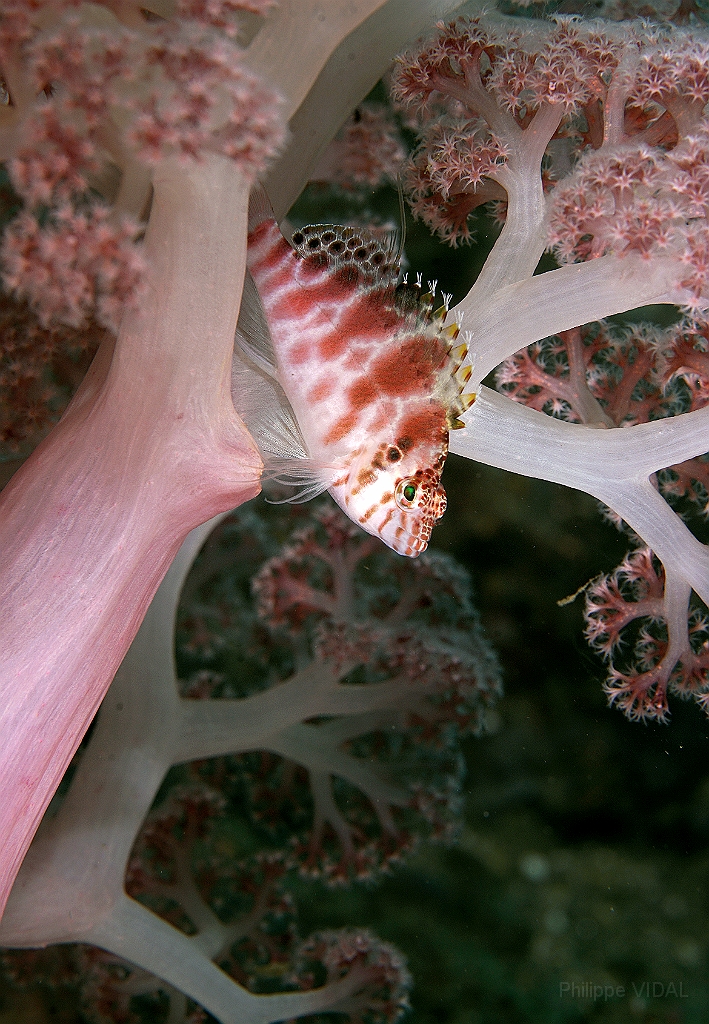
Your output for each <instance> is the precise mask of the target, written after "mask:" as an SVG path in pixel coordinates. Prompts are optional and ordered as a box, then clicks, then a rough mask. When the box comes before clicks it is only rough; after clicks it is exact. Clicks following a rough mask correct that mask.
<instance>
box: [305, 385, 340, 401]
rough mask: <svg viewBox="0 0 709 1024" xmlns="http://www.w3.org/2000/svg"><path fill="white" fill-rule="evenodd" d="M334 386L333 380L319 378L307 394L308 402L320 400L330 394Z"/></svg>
mask: <svg viewBox="0 0 709 1024" xmlns="http://www.w3.org/2000/svg"><path fill="white" fill-rule="evenodd" d="M334 388H335V384H334V381H332V380H321V381H320V382H319V383H318V384H316V385H315V387H314V388H312V389H311V391H310V394H309V395H308V401H309V402H322V401H324V399H326V398H327V397H328V396H329V395H331V394H332V392H333V390H334Z"/></svg>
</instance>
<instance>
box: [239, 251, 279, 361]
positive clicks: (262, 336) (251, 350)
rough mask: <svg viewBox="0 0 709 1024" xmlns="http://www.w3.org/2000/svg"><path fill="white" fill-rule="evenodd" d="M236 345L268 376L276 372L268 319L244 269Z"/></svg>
mask: <svg viewBox="0 0 709 1024" xmlns="http://www.w3.org/2000/svg"><path fill="white" fill-rule="evenodd" d="M235 340H236V345H237V347H238V348H240V349H241V351H242V352H243V353H244V355H245V356H246V358H247V359H248V360H249V362H252V363H254V365H256V366H258V368H259V370H262V371H263V372H264V373H265V374H267V375H268V376H269V377H274V378H275V376H276V374H277V372H278V367H277V362H276V353H275V352H274V350H273V341H272V340H271V332H270V330H269V327H268V320H267V319H266V314H265V312H264V309H263V305H262V304H261V297H260V296H259V293H258V291H257V289H256V285H255V284H254V279H253V277H252V276H251V274H250V273H249V272H248V270H247V271H246V274H245V276H244V290H243V292H242V294H241V309H240V310H239V319H238V321H237V324H236V339H235Z"/></svg>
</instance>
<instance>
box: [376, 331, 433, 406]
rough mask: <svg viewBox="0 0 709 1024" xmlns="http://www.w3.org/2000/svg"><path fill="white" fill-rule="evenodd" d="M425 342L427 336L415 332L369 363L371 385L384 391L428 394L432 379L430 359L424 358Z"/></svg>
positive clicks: (392, 393) (389, 393)
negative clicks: (415, 334) (370, 366)
mask: <svg viewBox="0 0 709 1024" xmlns="http://www.w3.org/2000/svg"><path fill="white" fill-rule="evenodd" d="M427 344H429V339H428V338H425V337H423V336H417V337H414V338H409V339H407V340H406V341H402V343H401V344H400V345H396V346H394V347H393V348H392V349H391V351H389V352H386V353H384V354H383V355H381V356H380V357H379V358H378V359H376V360H375V361H374V364H373V365H372V372H371V380H372V382H373V384H374V386H375V387H376V388H377V389H378V390H379V391H380V392H381V393H382V394H385V395H397V396H399V397H406V396H410V395H416V394H419V395H423V394H426V393H428V394H430V393H431V391H432V390H433V387H434V384H435V379H434V372H433V367H432V366H431V362H430V360H428V359H426V358H425V352H426V346H427Z"/></svg>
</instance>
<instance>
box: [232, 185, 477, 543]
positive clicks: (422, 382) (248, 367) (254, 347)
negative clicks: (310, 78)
mask: <svg viewBox="0 0 709 1024" xmlns="http://www.w3.org/2000/svg"><path fill="white" fill-rule="evenodd" d="M400 261H401V252H400V249H397V245H396V242H395V240H394V239H393V238H392V237H391V236H389V237H388V238H386V239H384V240H382V239H381V238H378V237H377V236H376V235H375V234H373V233H371V232H369V231H367V230H364V229H361V228H353V227H340V226H338V225H332V224H318V225H314V226H310V227H304V228H301V229H299V230H297V231H295V232H294V234H293V236H292V239H291V242H288V241H287V240H286V239H285V238H284V237H283V235H282V234H281V231H280V229H279V227H278V224H277V223H276V220H275V218H274V215H273V211H272V210H271V207H270V204H269V202H268V199H267V197H266V194H265V192H264V191H263V189H261V188H260V187H259V188H258V189H257V190H256V191H255V193H254V195H252V199H251V206H250V216H249V238H248V271H249V272H248V273H247V275H246V282H245V285H244V297H243V299H242V309H241V314H240V317H239V324H238V327H237V336H236V342H237V343H236V346H235V360H234V372H233V378H232V379H233V387H232V390H233V393H234V402H235V405H236V408H237V411H238V412H239V413H240V414H241V415H242V416H243V418H244V420H245V422H246V424H247V426H248V427H249V429H250V430H251V432H252V434H253V435H254V438H255V440H256V442H257V444H258V446H259V448H260V450H261V453H262V455H263V457H264V461H265V463H266V472H267V475H268V476H270V477H271V479H273V480H276V481H278V482H280V483H287V484H290V485H293V486H296V487H297V488H298V489H297V493H295V494H294V495H293V497H292V498H291V499H289V500H292V501H305V500H307V499H309V498H311V497H315V495H316V494H319V493H322V492H323V491H325V490H327V491H329V492H330V494H331V495H332V497H333V498H334V499H335V501H336V502H337V503H338V505H339V506H340V507H341V508H342V509H343V510H344V512H346V513H347V515H348V516H349V517H350V518H351V519H352V520H353V521H354V522H355V523H358V524H359V525H360V526H361V527H362V528H363V529H365V530H366V531H367V532H368V533H371V534H373V535H374V536H376V537H380V538H381V539H382V540H383V541H384V542H385V543H386V544H388V545H389V547H391V548H393V549H394V551H397V552H398V553H399V554H402V555H412V556H413V555H418V554H419V553H420V552H422V551H424V550H425V549H426V547H427V545H428V541H429V537H430V535H431V528H432V527H433V524H434V523H435V521H436V520H437V519H439V518H440V517H441V516H442V515H443V513H444V511H445V508H446V494H445V491H444V489H443V487H442V486H441V473H442V471H443V466H444V464H445V461H446V456H447V454H448V432H449V430H451V429H454V428H456V427H458V426H463V423H462V421H461V420H460V418H459V417H460V415H461V414H462V413H463V412H464V411H465V409H467V408H468V406H469V405H470V403H471V402H472V401H473V398H474V396H473V395H463V394H462V390H463V386H464V384H465V382H466V381H467V380H468V378H469V376H470V367H469V366H465V367H462V365H461V364H462V361H463V359H464V357H465V355H466V354H467V350H466V347H465V345H461V344H459V343H458V342H457V338H458V333H459V327H458V325H456V324H453V325H451V326H450V327H444V326H443V324H444V321H445V316H446V313H447V303H444V305H443V306H441V308H439V309H437V310H436V311H435V312H434V311H433V304H434V303H433V289H432V288H429V290H428V291H427V292H425V293H424V291H423V288H422V287H421V283H420V281H419V282H418V283H417V284H416V285H410V284H407V283H406V282H405V281H403V282H401V283H399V272H400Z"/></svg>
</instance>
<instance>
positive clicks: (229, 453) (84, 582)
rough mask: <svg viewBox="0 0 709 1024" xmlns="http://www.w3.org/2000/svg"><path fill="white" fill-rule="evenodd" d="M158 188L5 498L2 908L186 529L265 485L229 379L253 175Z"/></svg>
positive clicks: (171, 173) (162, 182) (205, 174)
mask: <svg viewBox="0 0 709 1024" xmlns="http://www.w3.org/2000/svg"><path fill="white" fill-rule="evenodd" d="M154 187H155V197H154V208H153V212H152V215H151V219H150V224H149V227H148V231H147V235H146V241H145V252H146V257H147V258H148V260H149V262H150V265H151V275H150V281H149V287H148V292H147V294H146V296H145V298H144V301H143V302H142V304H141V306H140V309H139V310H136V311H134V312H130V313H128V314H127V315H126V316H125V318H124V321H123V324H122V326H121V330H120V332H119V335H118V338H117V340H116V343H115V349H113V351H110V348H111V345H110V343H107V344H106V347H105V348H103V349H102V350H100V351H99V354H98V356H97V358H96V360H95V362H94V364H93V366H92V369H91V371H90V373H89V375H88V376H87V378H86V380H85V381H84V383H83V385H82V387H81V389H80V391H79V392H78V393H77V395H76V397H75V399H74V401H73V402H72V404H71V406H70V408H69V409H68V411H67V413H66V415H65V416H64V418H63V419H62V421H61V422H60V424H59V425H58V426H57V428H56V429H55V430H54V431H53V432H52V434H50V436H49V437H48V438H47V439H46V440H45V442H44V443H43V444H41V445H40V446H39V448H38V449H37V450H36V451H35V453H34V454H33V455H32V456H31V457H30V459H28V461H27V462H26V463H25V465H24V466H23V467H22V468H21V470H20V471H19V472H18V473H17V474H16V476H15V477H14V478H13V480H12V481H11V482H10V484H8V486H7V488H6V489H5V491H4V492H3V495H2V500H1V501H0V521H1V523H2V525H1V527H0V531H1V532H0V547H1V548H2V551H3V570H2V577H1V578H0V605H1V606H2V608H3V627H2V633H3V636H2V645H3V666H2V670H1V673H0V707H1V708H2V711H1V712H0V752H1V753H0V791H1V792H2V794H3V831H2V838H1V841H0V851H1V852H0V908H2V907H3V906H4V904H5V899H6V897H7V892H8V891H9V887H10V885H11V883H12V880H13V879H14V876H15V874H16V872H17V869H18V868H19V865H20V863H21V860H22V857H23V855H24V853H25V851H26V849H27V846H28V845H29V841H30V839H31V837H32V835H33V834H34V831H35V829H36V827H37V824H38V823H39V820H40V818H41V816H42V813H43V812H44V809H45V807H46V805H47V803H48V801H49V799H50V798H51V795H52V793H53V791H54V788H55V786H56V784H57V781H58V780H59V779H60V778H61V776H62V774H63V772H64V770H65V769H66V766H67V764H68V763H69V760H70V759H71V757H72V755H73V753H74V751H75V749H76V747H77V745H78V743H79V741H80V739H81V736H82V735H83V733H84V731H85V729H86V727H87V726H88V724H89V722H90V721H91V718H92V717H93V715H94V714H95V712H96V709H97V707H98V705H99V703H100V701H101V699H102V698H103V695H104V693H105V691H106V687H107V686H108V684H109V682H110V681H111V679H112V677H113V674H114V673H115V671H116V669H117V668H118V665H119V664H120V662H121V659H122V658H123V655H124V654H125V652H126V650H127V648H128V646H129V644H130V642H131V640H132V638H133V636H134V635H135V631H136V629H137V627H138V625H139V623H140V620H141V619H142V616H143V614H144V613H145V610H146V608H147V606H148V604H149V603H150V600H151V599H152V597H153V595H154V593H155V591H156V589H157V586H158V584H159V583H160V580H161V578H162V576H163V575H164V573H165V571H166V570H167V568H168V566H169V564H170V562H171V560H172V559H173V557H174V556H175V554H176V552H177V549H178V548H179V546H180V543H181V542H182V540H183V538H184V537H185V536H186V534H187V533H188V532H189V530H191V529H192V528H193V527H195V526H197V525H198V524H199V523H200V522H203V521H204V520H205V519H208V518H210V517H211V516H213V515H215V514H216V513H217V512H219V511H223V510H226V509H228V508H231V507H233V506H235V505H238V504H240V503H241V502H242V501H245V500H247V499H248V498H251V497H253V495H255V494H256V493H258V490H259V472H260V468H261V460H260V457H259V455H258V453H257V451H256V449H255V447H254V445H253V442H252V441H251V439H250V438H249V436H248V434H247V433H246V431H245V429H244V427H243V425H242V424H241V421H240V420H239V419H238V417H237V416H236V414H235V412H234V409H233V406H232V403H231V397H230V390H229V379H230V366H231V350H232V345H233V335H234V329H235V324H236V318H237V313H238V306H239V300H240V290H241V287H240V282H241V279H242V275H241V274H240V272H239V271H240V267H241V265H242V263H243V259H244V251H243V250H244V247H243V241H242V239H243V237H244V233H245V219H246V207H247V201H248V185H247V183H246V181H245V179H244V178H243V176H242V174H241V173H240V171H239V170H238V169H237V168H235V167H234V166H233V165H232V164H230V163H229V162H228V161H227V160H225V159H224V158H221V157H208V158H206V160H205V161H204V163H203V164H201V165H200V166H196V167H192V168H190V169H185V168H184V167H178V166H177V165H176V164H173V163H171V162H166V163H165V164H164V165H162V166H161V167H160V169H159V171H158V172H157V173H156V175H155V185H154ZM28 750H31V751H32V753H33V756H32V758H31V759H28V758H27V751H28Z"/></svg>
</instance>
